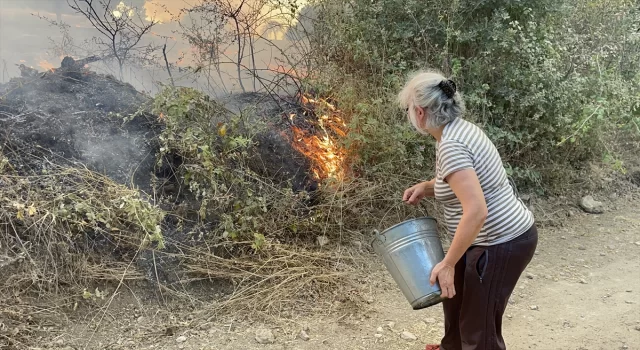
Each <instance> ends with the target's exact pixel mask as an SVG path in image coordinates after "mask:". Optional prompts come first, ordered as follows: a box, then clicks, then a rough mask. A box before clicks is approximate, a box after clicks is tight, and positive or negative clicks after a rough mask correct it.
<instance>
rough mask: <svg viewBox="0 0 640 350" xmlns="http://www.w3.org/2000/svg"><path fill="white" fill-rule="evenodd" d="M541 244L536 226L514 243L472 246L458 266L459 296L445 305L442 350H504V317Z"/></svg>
mask: <svg viewBox="0 0 640 350" xmlns="http://www.w3.org/2000/svg"><path fill="white" fill-rule="evenodd" d="M537 244H538V230H537V228H536V226H535V225H533V226H532V227H531V228H530V229H529V230H528V231H527V232H525V233H524V234H522V235H520V236H518V237H516V238H515V239H513V240H511V241H509V242H505V243H502V244H498V245H495V246H489V247H480V246H472V247H471V248H469V250H467V252H466V253H465V255H464V256H463V257H462V259H460V261H458V263H457V264H456V272H455V282H454V283H455V288H456V296H455V297H453V298H452V299H447V300H446V301H444V303H443V308H444V323H445V335H444V338H443V339H442V343H441V348H442V350H504V349H506V346H505V344H504V339H503V338H502V316H503V314H504V311H505V309H506V307H507V302H508V301H509V297H510V296H511V293H512V292H513V289H514V288H515V286H516V283H517V282H518V278H520V275H521V274H522V271H524V269H525V268H526V267H527V265H528V264H529V262H530V261H531V258H533V254H534V252H535V250H536V246H537Z"/></svg>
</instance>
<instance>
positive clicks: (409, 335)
mask: <svg viewBox="0 0 640 350" xmlns="http://www.w3.org/2000/svg"><path fill="white" fill-rule="evenodd" d="M400 338H402V339H404V340H408V341H416V340H418V337H416V336H415V335H414V334H413V333H411V332H407V331H404V332H402V334H401V335H400Z"/></svg>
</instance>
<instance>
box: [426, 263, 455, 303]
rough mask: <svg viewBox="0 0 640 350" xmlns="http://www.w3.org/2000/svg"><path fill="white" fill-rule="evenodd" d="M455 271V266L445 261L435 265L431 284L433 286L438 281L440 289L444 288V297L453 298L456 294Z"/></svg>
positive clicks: (442, 294)
mask: <svg viewBox="0 0 640 350" xmlns="http://www.w3.org/2000/svg"><path fill="white" fill-rule="evenodd" d="M455 272H456V270H455V268H454V267H453V266H451V265H448V264H446V263H445V262H444V261H442V262H440V263H438V264H437V265H436V266H434V267H433V271H431V278H430V282H431V285H432V286H433V285H434V284H435V283H436V281H438V283H439V284H440V290H442V293H441V294H440V295H441V296H442V297H443V298H453V297H454V296H455V295H456V288H455V286H454V283H453V281H454V277H455Z"/></svg>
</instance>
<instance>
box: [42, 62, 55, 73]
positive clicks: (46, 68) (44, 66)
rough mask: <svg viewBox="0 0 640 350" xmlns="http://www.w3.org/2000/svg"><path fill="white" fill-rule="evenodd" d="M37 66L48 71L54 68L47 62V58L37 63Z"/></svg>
mask: <svg viewBox="0 0 640 350" xmlns="http://www.w3.org/2000/svg"><path fill="white" fill-rule="evenodd" d="M38 66H39V67H40V68H42V69H44V70H48V71H52V72H53V71H54V69H55V68H56V67H55V66H54V65H53V64H51V63H49V61H47V60H42V61H40V62H39V63H38Z"/></svg>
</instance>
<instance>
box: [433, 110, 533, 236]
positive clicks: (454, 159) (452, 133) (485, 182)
mask: <svg viewBox="0 0 640 350" xmlns="http://www.w3.org/2000/svg"><path fill="white" fill-rule="evenodd" d="M463 169H473V170H475V172H476V174H477V176H478V179H479V180H480V186H481V187H482V191H483V192H484V197H485V200H486V202H487V208H488V215H487V220H486V221H485V223H484V226H483V227H482V230H481V231H480V233H479V234H478V237H477V238H476V240H475V242H474V243H473V245H481V246H490V245H495V244H500V243H504V242H508V241H510V240H512V239H514V238H516V237H518V236H519V235H521V234H522V233H524V232H526V231H527V230H528V229H529V228H530V227H531V226H532V225H533V223H534V219H533V213H531V211H530V210H529V209H528V208H527V206H526V205H525V204H524V203H523V202H522V201H521V200H520V199H519V198H518V197H517V195H516V192H515V190H514V188H513V187H512V186H511V183H510V182H509V179H508V177H507V172H506V171H505V169H504V166H503V164H502V159H501V158H500V154H499V153H498V150H497V149H496V147H495V146H494V144H493V142H491V140H489V138H488V137H487V135H485V133H484V132H483V131H482V130H481V129H480V128H479V127H478V126H476V125H475V124H473V123H470V122H468V121H466V120H463V119H460V118H456V119H455V120H454V121H452V122H450V123H449V124H447V125H446V126H445V127H444V130H443V132H442V138H441V139H440V142H438V143H436V183H435V188H434V190H435V196H436V199H437V200H438V201H439V202H440V203H442V205H443V206H444V216H445V223H446V226H447V228H448V231H449V233H450V234H451V235H453V234H454V233H455V231H456V228H457V227H458V224H459V223H460V219H461V218H462V204H461V203H460V200H458V198H457V197H456V195H455V193H453V191H452V190H451V187H449V184H448V183H447V182H446V181H445V178H446V177H447V176H449V175H450V174H452V173H454V172H456V171H459V170H463Z"/></svg>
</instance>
